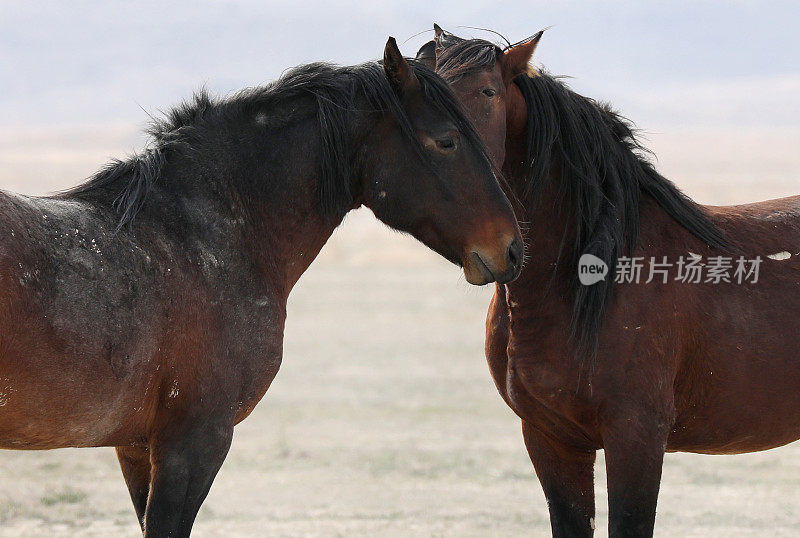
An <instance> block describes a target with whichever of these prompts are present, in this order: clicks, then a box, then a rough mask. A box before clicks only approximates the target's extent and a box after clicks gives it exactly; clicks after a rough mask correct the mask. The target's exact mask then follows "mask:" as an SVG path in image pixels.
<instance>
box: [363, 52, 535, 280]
mask: <svg viewBox="0 0 800 538" xmlns="http://www.w3.org/2000/svg"><path fill="white" fill-rule="evenodd" d="M384 73H385V75H386V77H387V78H388V80H389V82H390V85H391V87H392V91H393V92H395V94H396V95H397V96H398V98H399V103H400V106H401V107H402V109H403V111H402V115H401V117H402V118H405V119H406V120H407V122H406V124H405V125H401V123H403V122H401V121H398V116H397V115H394V116H393V115H391V114H385V115H384V116H383V117H382V118H381V119H380V120H379V122H378V124H377V126H376V127H375V129H374V130H373V131H372V133H371V134H370V135H368V138H367V140H366V141H365V145H364V147H363V150H364V151H363V159H364V168H363V169H364V171H365V174H364V176H363V179H362V181H363V185H362V188H361V201H362V202H363V203H364V205H366V206H367V207H369V208H370V209H371V210H372V211H373V213H375V215H376V216H377V217H378V218H379V219H380V220H382V221H383V222H385V223H386V224H388V225H389V226H391V227H393V228H396V229H399V230H402V231H405V232H408V233H410V234H411V235H413V236H414V237H416V238H417V239H419V240H420V241H422V242H423V243H425V244H426V245H427V246H429V247H430V248H432V249H433V250H435V251H436V252H438V253H439V254H441V255H442V256H444V257H445V258H447V259H448V260H450V261H451V262H453V263H457V264H460V265H462V266H463V268H464V275H465V277H466V279H467V281H468V282H470V283H471V284H486V283H488V282H493V281H497V282H499V283H505V282H509V281H510V280H513V279H514V278H516V277H517V275H518V274H519V272H520V270H521V266H522V260H523V244H522V239H521V236H520V231H519V227H518V225H517V221H516V218H515V216H514V213H513V210H512V209H511V204H510V203H509V201H508V199H507V198H506V197H505V195H504V194H503V191H502V189H501V188H500V186H499V184H498V182H497V178H496V176H495V174H494V170H493V168H492V166H491V162H490V160H489V159H488V158H487V155H486V150H485V148H484V146H483V144H482V143H481V140H480V137H479V136H478V135H477V133H475V131H474V129H473V127H472V125H471V124H470V122H469V120H468V119H467V118H466V116H465V115H464V113H463V111H462V109H461V107H460V106H459V104H458V100H457V99H456V98H455V96H454V95H453V93H452V91H451V90H450V89H449V88H448V86H447V84H446V83H445V82H444V81H443V80H442V79H441V78H440V77H438V76H437V75H436V74H435V73H434V72H433V71H432V70H430V69H428V68H427V67H425V66H424V65H422V64H420V63H419V62H414V61H412V62H409V61H407V60H406V59H404V58H403V56H402V55H401V54H400V51H399V50H398V48H397V45H396V43H395V42H394V39H390V40H389V42H388V43H387V45H386V49H385V52H384ZM409 131H410V132H409Z"/></svg>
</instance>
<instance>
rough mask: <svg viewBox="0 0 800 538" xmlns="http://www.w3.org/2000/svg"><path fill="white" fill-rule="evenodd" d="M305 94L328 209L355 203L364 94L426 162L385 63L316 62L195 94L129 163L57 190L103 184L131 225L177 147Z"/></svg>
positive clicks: (445, 100) (447, 99)
mask: <svg viewBox="0 0 800 538" xmlns="http://www.w3.org/2000/svg"><path fill="white" fill-rule="evenodd" d="M409 64H411V66H412V69H413V71H414V73H415V74H416V76H417V79H418V80H419V82H420V85H421V88H422V91H423V92H424V94H425V96H426V98H427V99H428V100H429V102H430V103H431V104H432V105H433V106H434V107H435V108H437V109H438V110H439V111H440V112H442V113H443V114H445V115H446V116H448V117H449V118H450V119H451V120H452V121H453V123H454V124H455V126H456V128H457V129H458V130H459V131H460V132H461V133H462V134H463V135H464V136H465V137H467V139H468V140H469V141H470V142H471V143H472V145H473V147H474V148H475V149H476V151H481V152H483V153H484V157H485V158H486V159H487V161H488V157H487V156H486V155H485V150H484V149H483V148H484V146H483V144H482V143H481V142H480V138H479V137H478V135H477V134H476V133H475V131H474V129H473V127H472V125H471V124H470V122H469V120H467V119H466V116H464V114H463V111H462V108H461V105H460V103H459V102H458V100H457V99H456V98H455V96H454V95H453V93H452V91H451V90H450V87H449V86H448V85H447V84H446V83H445V82H444V81H443V80H442V79H441V78H440V77H439V76H438V75H436V74H435V73H434V72H433V71H432V70H430V69H429V68H427V67H426V66H424V65H422V64H421V63H419V62H416V61H414V60H409ZM302 97H306V98H308V97H311V98H312V99H313V101H314V105H315V111H316V117H317V120H318V123H319V130H320V136H321V140H322V148H323V149H322V155H321V158H320V163H319V170H320V171H319V174H320V181H319V193H318V194H319V203H320V205H321V208H322V210H323V212H324V213H325V214H327V215H335V214H337V213H341V212H345V211H346V210H347V209H348V208H349V206H350V204H351V203H352V195H351V193H350V179H351V172H352V171H351V159H352V156H353V153H354V151H353V148H352V147H351V146H352V142H351V140H350V138H351V136H350V127H351V123H352V117H353V114H354V113H356V112H364V110H359V109H358V107H359V106H362V107H363V102H364V98H366V102H367V103H368V106H369V107H370V110H374V111H378V112H388V113H390V114H391V115H392V116H393V117H394V119H395V120H396V121H397V124H398V126H399V128H400V130H401V131H402V133H403V135H404V136H405V137H406V138H407V139H408V140H409V141H410V142H411V143H412V144H414V147H415V148H416V150H417V152H418V154H419V155H420V157H421V158H422V159H423V160H424V161H426V162H427V153H426V152H425V151H424V149H423V148H422V145H421V143H420V141H419V139H418V138H417V136H416V134H415V132H414V128H413V126H412V124H411V121H410V119H409V118H408V116H407V115H406V113H405V110H404V109H403V107H402V105H401V102H400V98H399V96H398V94H397V92H396V91H395V90H394V89H393V88H392V86H391V85H390V83H389V81H388V79H387V77H386V75H385V73H384V70H383V66H382V64H381V63H380V62H369V63H365V64H362V65H358V66H347V67H342V66H334V65H330V64H325V63H313V64H308V65H303V66H299V67H296V68H294V69H291V70H289V71H288V72H287V73H285V74H284V75H283V76H282V77H281V78H279V79H278V80H276V81H275V82H273V83H271V84H269V85H267V86H264V87H258V88H251V89H247V90H243V91H241V92H239V93H237V94H235V95H233V96H232V97H229V98H226V99H212V98H211V97H210V96H209V95H208V93H206V92H205V91H201V92H199V93H196V94H195V95H194V96H193V99H192V100H191V101H189V102H184V103H182V104H180V105H179V106H177V107H176V108H174V109H172V110H171V111H170V112H168V113H166V114H165V115H164V117H163V118H161V119H154V120H153V121H152V123H151V125H150V127H149V128H148V129H147V133H148V134H149V135H150V136H151V141H150V142H149V143H148V145H147V148H146V149H145V150H144V151H142V152H141V153H139V154H137V155H134V156H132V157H130V158H129V159H127V160H124V161H123V160H114V161H112V162H111V163H110V164H108V165H107V166H106V167H104V168H103V169H102V170H100V171H99V172H98V173H97V174H95V175H94V176H92V177H91V178H89V180H87V181H86V182H85V183H83V184H81V185H78V186H76V187H73V188H72V189H69V190H67V191H64V192H62V193H61V194H60V195H59V196H60V197H62V198H85V197H87V196H91V195H92V193H95V192H97V191H99V190H104V191H111V192H112V195H113V200H114V201H113V205H114V208H115V209H116V210H117V211H118V212H119V214H120V220H119V226H120V227H122V226H124V225H125V224H129V223H131V222H132V221H133V219H134V217H135V216H136V214H137V213H138V212H139V210H140V209H141V208H142V206H143V205H144V204H145V202H146V200H147V197H148V194H149V193H150V192H151V191H152V189H153V186H154V185H155V183H156V182H157V181H158V180H159V178H160V176H161V175H162V171H163V168H164V165H165V163H166V162H167V160H168V159H169V156H170V154H171V153H173V152H175V151H191V150H192V148H197V147H202V146H203V143H204V135H205V134H206V133H208V131H209V129H211V128H213V126H214V125H218V124H219V123H220V121H229V122H235V121H237V120H238V121H252V118H253V117H254V116H255V114H257V113H259V112H262V111H263V112H266V113H274V112H276V111H275V110H274V108H275V107H279V106H281V105H287V104H288V103H287V102H288V101H290V100H292V99H295V98H302ZM359 103H361V105H359ZM287 108H288V106H287ZM270 115H271V116H272V115H273V114H270ZM291 120H292V113H290V112H289V111H287V112H286V114H285V119H284V120H283V121H291Z"/></svg>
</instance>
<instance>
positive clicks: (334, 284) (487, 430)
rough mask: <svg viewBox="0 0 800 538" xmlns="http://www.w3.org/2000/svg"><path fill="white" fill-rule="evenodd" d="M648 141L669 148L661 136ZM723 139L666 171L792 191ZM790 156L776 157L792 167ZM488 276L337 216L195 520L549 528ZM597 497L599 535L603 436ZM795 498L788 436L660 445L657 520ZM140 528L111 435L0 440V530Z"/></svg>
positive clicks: (271, 525) (489, 531) (322, 528)
mask: <svg viewBox="0 0 800 538" xmlns="http://www.w3.org/2000/svg"><path fill="white" fill-rule="evenodd" d="M742 144H744V142H742ZM6 147H8V146H6ZM676 147H677V146H676ZM680 147H681V148H686V145H685V144H683V145H682V146H680ZM661 149H663V150H665V151H664V152H665V153H667V154H669V149H670V147H669V144H668V143H662V146H661ZM735 151H736V148H735V147H729V148H723V149H722V150H720V151H719V152H718V154H719V155H718V161H717V162H716V163H715V162H711V163H706V160H707V155H706V154H703V155H700V154H699V153H698V155H697V156H696V157H697V161H698V163H699V162H700V160H701V157H702V160H703V162H704V163H706V166H707V167H708V169H709V170H713V171H714V174H717V175H710V172H709V173H706V172H705V171H704V169H701V168H699V167H697V166H695V168H691V166H690V167H689V168H690V169H693V170H696V171H697V172H696V173H697V177H707V178H710V179H708V180H707V181H705V182H702V181H699V180H697V178H694V179H693V180H692V181H689V182H688V183H687V182H683V183H681V181H680V178H676V179H677V180H678V182H679V183H681V184H682V185H684V186H688V191H689V192H690V194H692V195H695V196H696V197H698V199H700V200H702V201H704V202H713V203H732V202H741V201H745V200H756V199H763V198H768V197H773V196H781V195H788V194H791V193H796V192H800V181H797V180H796V179H787V176H786V175H785V174H784V173H783V172H780V173H775V174H772V175H770V170H768V169H767V170H764V169H763V168H760V165H759V163H758V162H757V159H755V158H754V159H753V162H752V163H750V165H751V166H750V168H748V167H747V166H746V164H747V163H745V166H737V167H735V168H734V167H731V166H728V168H725V165H726V160H725V158H724V155H725V154H729V155H730V154H734V152H735ZM12 154H13V155H12ZM781 154H782V155H784V154H786V153H785V152H783V151H782V152H781ZM16 155H18V153H14V152H12V151H11V150H8V151H7V152H6V153H5V154H2V152H0V161H2V164H3V165H4V167H0V168H3V171H4V174H2V175H0V186H2V187H3V188H10V189H15V190H25V189H26V188H28V190H33V191H36V190H37V189H39V190H49V188H50V187H52V186H53V185H50V184H45V185H44V187H42V184H41V183H40V184H37V185H38V187H36V188H31V187H30V185H31V184H30V183H26V182H25V179H24V176H23V175H22V174H21V173H20V174H17V173H15V172H17V171H20V172H21V171H22V170H23V169H24V170H31V167H29V166H28V165H27V164H25V163H24V159H22V160H20V159H16V157H14V158H11V157H10V156H12V157H13V156H16ZM674 155H675V156H676V158H673V159H672V161H671V162H672V163H673V166H678V165H681V166H684V165H685V164H686V163H685V162H682V161H680V159H679V158H683V159H684V160H686V159H688V160H689V161H691V159H692V155H691V154H688V155H687V154H686V153H685V151H684V150H683V149H682V150H681V152H678V151H677V150H676V151H675V152H674ZM793 155H796V153H795V154H793ZM45 157H46V154H45ZM678 157H679V158H678ZM15 159H16V160H15ZM53 159H54V160H53V162H55V161H56V160H58V156H54V157H53ZM792 159H794V160H793V161H792V162H784V163H783V165H784V166H782V167H781V170H786V169H789V168H791V169H793V170H795V171H796V170H798V169H800V166H798V165H800V163H798V162H797V160H798V158H797V157H792ZM48 162H49V161H47V158H45V159H44V161H40V162H39V163H38V164H39V165H41V166H40V167H39V170H40V172H41V171H42V170H45V171H46V170H47V166H49V165H48ZM667 162H670V160H669V159H667ZM676 162H677V164H674V163H676ZM15 163H23V164H25V166H23V164H20V165H19V167H18V168H15ZM689 164H690V165H691V162H689ZM53 166H54V167H55V165H53ZM684 168H686V167H685V166H684ZM54 169H55V168H54ZM59 169H60V170H61V172H62V173H63V171H64V170H65V168H64V167H63V166H62V167H60V168H59ZM66 169H67V170H69V171H70V172H71V171H72V170H71V169H70V168H69V167H68V166H67V167H66ZM80 170H81V171H83V169H82V168H81V169H80ZM759 170H761V172H762V173H763V174H766V176H763V175H762V176H758V175H756V173H755V172H758V171H759ZM726 172H729V175H727V176H726V174H725V173H726ZM76 173H77V172H76ZM745 176H747V177H749V181H750V183H747V182H746V181H745V180H744V179H741V180H740V178H743V177H745ZM40 177H42V176H40ZM52 177H54V178H56V179H54V180H53V182H56V180H58V181H62V180H61V179H58V175H57V174H55V175H54V176H52ZM75 177H81V176H77V175H76V176H75ZM726 177H727V178H729V179H727V180H726V179H725V178H726ZM19 181H21V182H22V183H16V182H19ZM65 183H66V184H69V183H68V182H65ZM54 184H55V183H54ZM491 291H492V290H491V289H490V288H474V287H472V286H469V285H468V284H467V283H466V282H465V281H464V279H463V277H462V276H460V273H459V270H458V269H457V268H456V267H453V266H450V265H448V264H447V263H446V262H443V261H441V260H440V259H439V258H437V257H436V256H435V255H434V254H432V253H430V252H428V251H427V250H425V249H424V248H423V247H421V246H419V245H417V244H416V243H414V242H413V241H412V240H411V239H409V238H407V237H403V236H401V235H399V234H395V233H392V232H389V231H388V230H386V229H385V228H383V227H382V226H381V225H380V224H378V223H376V222H375V221H374V219H373V218H372V217H371V216H370V214H369V213H368V212H366V211H363V210H362V211H359V212H356V213H355V214H353V215H352V216H351V217H349V218H348V220H347V221H346V223H345V224H344V225H343V226H342V227H341V228H340V229H339V230H338V232H337V234H336V235H335V236H334V238H333V239H332V240H331V241H330V243H329V244H328V246H326V248H325V249H324V251H323V253H322V255H321V256H320V258H319V259H318V260H317V262H315V264H314V265H313V266H312V268H311V269H310V270H309V271H308V272H307V273H306V275H304V276H303V278H302V279H301V281H300V282H299V284H298V286H297V287H296V288H295V290H294V291H293V293H292V296H291V298H290V303H289V318H288V324H287V329H286V340H285V341H286V345H285V354H284V361H283V367H282V369H281V372H280V373H279V375H278V377H277V379H276V380H275V382H274V384H273V386H272V388H271V389H270V391H269V392H268V394H267V396H266V397H265V398H264V400H263V401H262V402H261V403H260V405H259V406H258V407H257V408H256V410H255V412H253V414H252V415H251V416H250V417H249V418H248V419H247V420H246V421H245V422H243V423H242V424H240V425H239V427H238V428H237V430H236V435H235V438H234V442H233V447H232V449H231V451H230V455H229V456H228V459H227V461H226V463H225V465H224V466H223V467H222V470H221V472H220V473H219V476H218V478H217V480H216V482H215V484H214V487H213V488H212V490H211V493H210V495H209V497H208V499H207V500H206V502H205V504H204V506H203V508H202V510H201V511H200V514H199V517H198V520H197V523H196V526H195V536H287V537H288V536H291V537H295V536H326V537H327V536H404V537H405V536H520V535H528V536H530V535H534V536H544V535H547V534H548V531H549V523H548V515H547V507H546V504H545V500H544V497H543V495H542V492H541V489H540V486H539V484H538V482H537V479H536V477H535V475H534V473H533V470H532V467H531V465H530V462H529V460H528V458H527V455H526V453H525V449H524V447H523V443H522V438H521V434H520V431H519V430H520V428H519V421H518V420H517V418H516V417H515V416H514V415H513V413H512V412H511V411H510V410H509V409H507V408H506V406H505V404H504V403H503V402H502V401H501V399H500V397H499V396H498V394H497V393H496V390H495V388H494V386H493V384H492V382H491V380H490V377H489V372H488V369H487V367H486V365H485V362H484V359H483V322H484V316H485V311H486V306H487V304H488V301H489V297H490V295H491ZM597 503H598V517H597V525H598V533H597V534H598V535H600V536H603V535H605V526H606V523H607V517H606V516H607V510H606V494H605V474H604V468H603V458H602V453H600V455H599V459H598V465H597ZM798 506H800V444H796V443H795V444H792V445H789V446H786V447H783V448H780V449H776V450H772V451H768V452H764V453H759V454H750V455H742V456H725V457H712V456H699V455H690V454H670V455H667V457H666V462H665V465H664V480H663V483H662V488H661V497H660V501H659V506H658V519H657V526H656V534H657V535H658V536H709V537H711V536H713V537H719V536H773V537H775V536H796V535H797V534H798V529H800V512H798V510H797V507H798ZM137 535H139V530H138V525H137V523H136V519H135V516H134V512H133V508H132V506H131V504H130V501H129V499H128V494H127V491H126V489H125V486H124V483H123V480H122V477H121V475H120V473H119V470H118V468H117V462H116V459H115V456H114V453H113V450H112V449H110V448H101V449H65V450H55V451H47V452H15V451H0V536H9V537H12V536H13V537H17V536H30V537H36V536H42V537H48V538H54V537H61V536H98V537H99V536H131V537H133V536H137Z"/></svg>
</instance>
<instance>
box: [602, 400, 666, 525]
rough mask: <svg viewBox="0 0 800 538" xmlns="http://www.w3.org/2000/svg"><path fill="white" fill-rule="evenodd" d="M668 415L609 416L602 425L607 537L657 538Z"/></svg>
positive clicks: (625, 412)
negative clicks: (657, 512)
mask: <svg viewBox="0 0 800 538" xmlns="http://www.w3.org/2000/svg"><path fill="white" fill-rule="evenodd" d="M668 416H669V413H662V412H654V411H644V410H641V409H632V408H625V409H617V410H610V411H609V412H608V413H606V416H605V418H604V419H603V425H602V426H603V430H602V431H603V448H604V450H605V457H606V474H607V477H608V518H609V519H608V533H609V536H610V537H612V538H618V537H623V536H624V537H628V536H631V537H633V536H635V537H644V536H653V527H654V526H655V519H656V503H657V501H658V489H659V486H660V484H661V467H662V464H663V462H664V450H665V448H666V444H667V436H668V435H669V431H670V429H671V428H672V419H671V418H668Z"/></svg>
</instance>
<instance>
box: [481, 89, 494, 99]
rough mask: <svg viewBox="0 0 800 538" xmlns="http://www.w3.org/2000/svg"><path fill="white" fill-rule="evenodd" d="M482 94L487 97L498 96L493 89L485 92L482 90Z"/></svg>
mask: <svg viewBox="0 0 800 538" xmlns="http://www.w3.org/2000/svg"><path fill="white" fill-rule="evenodd" d="M481 93H482V94H483V95H485V96H486V97H494V96H495V95H497V92H496V91H495V90H493V89H492V88H486V89H485V90H481Z"/></svg>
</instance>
